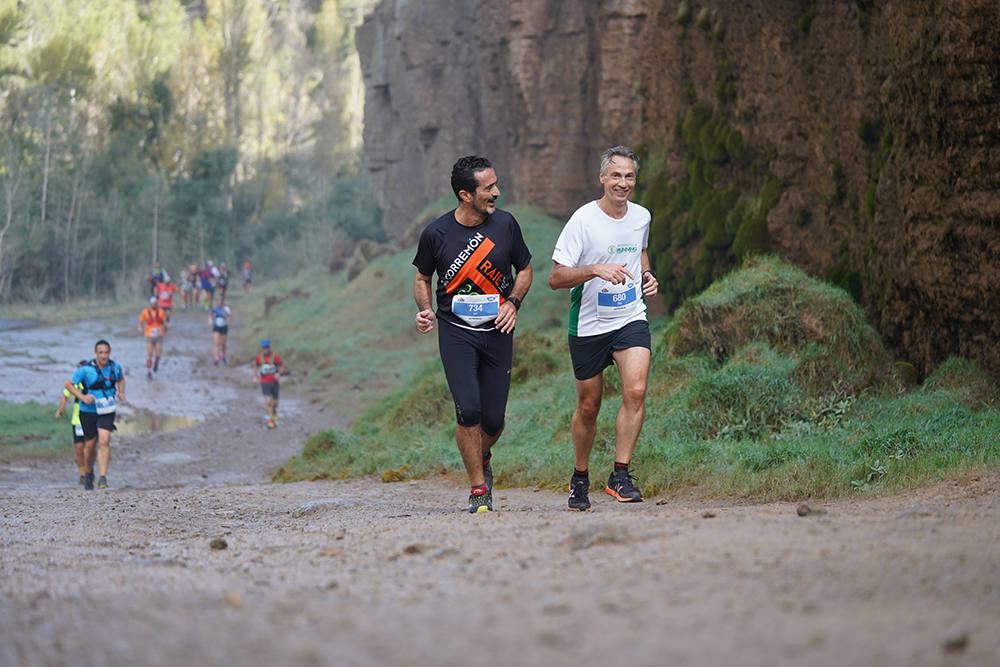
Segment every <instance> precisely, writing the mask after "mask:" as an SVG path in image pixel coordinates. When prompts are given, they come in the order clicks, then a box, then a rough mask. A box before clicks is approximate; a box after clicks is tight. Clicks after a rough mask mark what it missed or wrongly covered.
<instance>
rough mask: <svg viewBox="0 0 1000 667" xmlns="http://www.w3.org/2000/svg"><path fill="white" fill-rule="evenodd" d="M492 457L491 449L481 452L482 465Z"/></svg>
mask: <svg viewBox="0 0 1000 667" xmlns="http://www.w3.org/2000/svg"><path fill="white" fill-rule="evenodd" d="M492 458H493V450H492V449H491V450H490V451H488V452H486V453H485V454H483V465H486V464H488V463H489V462H490V460H491V459H492Z"/></svg>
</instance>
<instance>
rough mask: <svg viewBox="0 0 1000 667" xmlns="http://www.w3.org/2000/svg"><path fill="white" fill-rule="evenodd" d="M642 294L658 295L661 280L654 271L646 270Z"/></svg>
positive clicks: (643, 275)
mask: <svg viewBox="0 0 1000 667" xmlns="http://www.w3.org/2000/svg"><path fill="white" fill-rule="evenodd" d="M642 278H643V281H642V295H643V296H647V297H652V296H656V291H657V290H658V289H659V288H660V283H659V281H657V280H656V276H654V275H653V272H652V271H645V272H643V274H642Z"/></svg>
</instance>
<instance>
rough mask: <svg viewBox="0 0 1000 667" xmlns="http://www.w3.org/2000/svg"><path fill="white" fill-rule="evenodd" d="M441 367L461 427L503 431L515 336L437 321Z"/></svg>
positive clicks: (492, 432) (486, 431) (493, 432)
mask: <svg viewBox="0 0 1000 667" xmlns="http://www.w3.org/2000/svg"><path fill="white" fill-rule="evenodd" d="M437 321H438V349H439V350H440V352H441V364H442V365H443V366H444V375H445V378H447V380H448V388H449V389H450V390H451V396H452V399H454V401H455V419H456V420H457V421H458V424H459V425H460V426H477V425H478V426H480V427H481V428H482V429H483V432H485V433H486V434H487V435H491V436H492V435H496V434H497V433H499V432H500V431H501V430H503V424H504V414H505V413H506V411H507V394H508V393H509V391H510V369H511V365H512V363H513V360H514V336H513V334H505V333H502V332H500V331H497V330H496V329H493V330H492V331H471V330H469V329H463V328H462V327H460V326H457V325H454V324H451V323H450V322H447V321H446V320H443V319H441V318H438V320H437Z"/></svg>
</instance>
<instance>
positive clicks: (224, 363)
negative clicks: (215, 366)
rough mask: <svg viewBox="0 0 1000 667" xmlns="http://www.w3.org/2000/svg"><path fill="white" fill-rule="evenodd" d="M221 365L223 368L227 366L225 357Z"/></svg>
mask: <svg viewBox="0 0 1000 667" xmlns="http://www.w3.org/2000/svg"><path fill="white" fill-rule="evenodd" d="M222 365H223V366H228V365H229V363H228V362H226V358H225V357H222Z"/></svg>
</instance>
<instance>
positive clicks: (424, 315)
mask: <svg viewBox="0 0 1000 667" xmlns="http://www.w3.org/2000/svg"><path fill="white" fill-rule="evenodd" d="M513 307H514V306H511V308H513ZM434 319H435V316H434V311H433V310H430V309H429V308H428V309H427V310H421V311H420V312H419V313H417V318H416V322H417V331H419V332H420V333H428V332H430V330H431V329H433V328H434Z"/></svg>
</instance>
